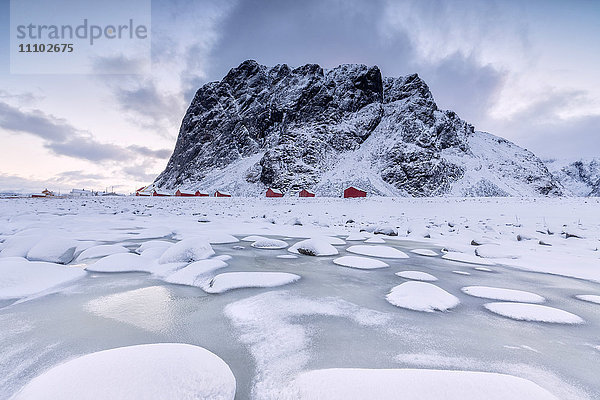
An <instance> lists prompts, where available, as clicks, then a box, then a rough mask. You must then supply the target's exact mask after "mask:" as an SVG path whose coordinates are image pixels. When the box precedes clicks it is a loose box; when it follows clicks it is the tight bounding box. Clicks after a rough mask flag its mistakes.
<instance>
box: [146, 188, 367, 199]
mask: <svg viewBox="0 0 600 400" xmlns="http://www.w3.org/2000/svg"><path fill="white" fill-rule="evenodd" d="M135 195H136V196H158V197H168V196H173V194H171V193H169V192H163V191H161V190H157V189H154V188H149V187H148V186H145V187H142V188H139V189H138V190H136V191H135ZM175 196H177V197H209V196H210V194H209V193H203V192H201V191H199V190H196V191H195V192H194V191H191V190H181V189H177V191H176V192H175ZM213 197H231V194H229V193H225V192H222V191H220V190H217V191H216V192H215V193H214V194H213ZM266 197H283V193H282V192H281V191H280V190H277V189H271V188H269V189H268V190H267V192H266ZM298 197H315V194H314V193H312V192H309V191H308V190H306V189H302V190H301V191H300V192H298ZM343 197H344V198H353V197H367V192H366V191H364V190H361V189H357V188H355V187H354V186H350V187H348V188H346V189H345V190H344V196H343Z"/></svg>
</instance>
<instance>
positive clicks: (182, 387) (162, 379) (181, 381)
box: [13, 343, 236, 400]
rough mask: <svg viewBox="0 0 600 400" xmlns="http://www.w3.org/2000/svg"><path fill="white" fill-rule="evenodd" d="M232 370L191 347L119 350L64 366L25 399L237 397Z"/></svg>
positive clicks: (37, 381) (31, 387)
mask: <svg viewBox="0 0 600 400" xmlns="http://www.w3.org/2000/svg"><path fill="white" fill-rule="evenodd" d="M235 389H236V382H235V377H234V376H233V373H232V372H231V369H229V366H228V365H227V364H226V363H225V362H224V361H223V360H222V359H221V358H219V357H218V356H217V355H215V354H213V353H211V352H210V351H208V350H206V349H204V348H202V347H198V346H193V345H190V344H182V343H158V344H143V345H138V346H129V347H119V348H116V349H110V350H104V351H100V352H97V353H91V354H86V355H84V356H81V357H79V358H75V359H73V360H70V361H67V362H65V363H63V364H59V365H57V366H55V367H53V368H51V369H50V370H48V371H46V372H44V373H42V374H41V375H39V376H38V377H36V378H34V379H33V380H32V381H30V382H29V383H28V384H27V385H26V386H25V387H24V388H23V389H22V390H21V391H20V392H19V393H17V394H16V396H14V398H13V399H14V400H20V399H42V398H44V399H61V400H69V399H73V400H80V399H89V400H92V399H103V400H104V399H111V400H118V399H132V398H137V399H147V400H150V399H157V400H158V399H219V400H226V399H227V400H231V399H233V398H234V396H235Z"/></svg>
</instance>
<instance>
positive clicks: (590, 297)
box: [575, 294, 600, 304]
mask: <svg viewBox="0 0 600 400" xmlns="http://www.w3.org/2000/svg"><path fill="white" fill-rule="evenodd" d="M575 297H576V298H578V299H579V300H583V301H587V302H590V303H596V304H600V295H596V294H579V295H577V296H575Z"/></svg>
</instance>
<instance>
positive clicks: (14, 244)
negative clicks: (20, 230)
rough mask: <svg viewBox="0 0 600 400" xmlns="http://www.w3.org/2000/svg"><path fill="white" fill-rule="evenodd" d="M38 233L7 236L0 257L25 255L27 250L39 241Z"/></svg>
mask: <svg viewBox="0 0 600 400" xmlns="http://www.w3.org/2000/svg"><path fill="white" fill-rule="evenodd" d="M41 238H42V236H38V235H15V236H12V237H8V238H7V239H6V240H5V241H4V243H2V244H3V248H2V251H1V252H0V257H27V253H28V252H29V250H30V249H31V248H32V247H33V246H35V244H36V243H37V242H39V241H40V239H41Z"/></svg>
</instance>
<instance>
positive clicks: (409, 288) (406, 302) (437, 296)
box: [386, 281, 460, 312]
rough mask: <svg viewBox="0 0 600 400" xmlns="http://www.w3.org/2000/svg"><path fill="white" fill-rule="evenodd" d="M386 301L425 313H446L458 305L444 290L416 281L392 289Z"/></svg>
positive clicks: (455, 299)
mask: <svg viewBox="0 0 600 400" xmlns="http://www.w3.org/2000/svg"><path fill="white" fill-rule="evenodd" d="M386 299H387V301H388V302H390V303H391V304H393V305H395V306H398V307H402V308H408V309H410V310H415V311H425V312H433V311H435V310H439V311H446V310H449V309H451V308H454V307H456V306H457V305H458V304H459V303H460V301H459V300H458V298H457V297H456V296H453V295H451V294H450V293H448V292H446V291H445V290H444V289H441V288H439V287H437V286H435V285H433V284H431V283H426V282H416V281H411V282H404V283H403V284H401V285H398V286H396V287H394V288H393V289H392V291H391V292H390V293H389V294H388V295H387V296H386Z"/></svg>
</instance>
